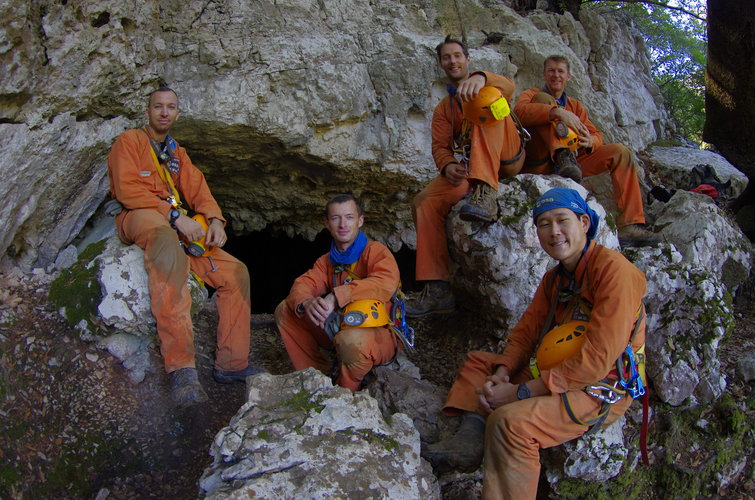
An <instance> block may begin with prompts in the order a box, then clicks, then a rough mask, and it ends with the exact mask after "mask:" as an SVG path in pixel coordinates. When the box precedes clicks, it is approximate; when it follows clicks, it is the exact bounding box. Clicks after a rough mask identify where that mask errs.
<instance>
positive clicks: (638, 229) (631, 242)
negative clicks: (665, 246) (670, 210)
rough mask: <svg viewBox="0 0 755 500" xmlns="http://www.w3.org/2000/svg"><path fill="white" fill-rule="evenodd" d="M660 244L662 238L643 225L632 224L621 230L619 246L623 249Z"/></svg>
mask: <svg viewBox="0 0 755 500" xmlns="http://www.w3.org/2000/svg"><path fill="white" fill-rule="evenodd" d="M660 242H661V237H660V236H659V235H658V234H656V233H654V232H652V231H648V230H647V229H645V226H644V225H642V224H630V225H628V226H624V227H620V228H619V245H621V246H622V247H647V246H652V245H657V244H658V243H660Z"/></svg>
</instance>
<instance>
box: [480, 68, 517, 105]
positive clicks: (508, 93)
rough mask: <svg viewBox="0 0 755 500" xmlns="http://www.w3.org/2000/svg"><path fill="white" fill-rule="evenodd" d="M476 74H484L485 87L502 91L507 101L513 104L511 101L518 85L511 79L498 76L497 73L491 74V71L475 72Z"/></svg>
mask: <svg viewBox="0 0 755 500" xmlns="http://www.w3.org/2000/svg"><path fill="white" fill-rule="evenodd" d="M475 73H482V74H483V75H485V85H490V86H491V87H496V88H497V89H498V90H500V91H501V94H503V97H505V98H506V100H507V101H509V103H511V100H512V99H513V98H514V90H516V84H515V83H514V81H513V80H512V79H511V78H508V77H506V76H501V75H496V74H495V73H491V72H489V71H475ZM473 74H474V73H473Z"/></svg>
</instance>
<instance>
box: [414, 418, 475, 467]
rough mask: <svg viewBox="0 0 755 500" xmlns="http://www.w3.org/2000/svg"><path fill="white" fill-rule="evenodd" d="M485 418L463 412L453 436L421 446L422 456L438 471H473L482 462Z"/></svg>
mask: <svg viewBox="0 0 755 500" xmlns="http://www.w3.org/2000/svg"><path fill="white" fill-rule="evenodd" d="M484 438H485V419H484V418H483V417H482V415H478V414H477V413H472V412H464V414H463V415H462V417H461V425H459V429H458V430H457V431H456V434H454V435H453V437H451V438H449V439H446V440H445V441H441V442H439V443H435V444H430V445H427V446H425V447H423V448H422V452H421V455H422V458H424V459H425V460H427V461H428V462H430V465H432V466H433V469H435V470H436V471H437V472H438V473H441V474H442V473H445V472H450V471H452V470H455V471H459V472H474V471H476V470H477V469H478V468H479V467H480V464H481V463H482V455H483V451H484V448H483V441H484Z"/></svg>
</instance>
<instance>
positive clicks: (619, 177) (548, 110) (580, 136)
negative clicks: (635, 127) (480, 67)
mask: <svg viewBox="0 0 755 500" xmlns="http://www.w3.org/2000/svg"><path fill="white" fill-rule="evenodd" d="M543 78H544V79H545V85H544V86H543V88H542V89H539V88H532V89H528V90H525V91H524V92H522V94H521V95H520V96H519V98H518V99H517V101H516V107H515V111H516V113H517V116H519V118H520V119H521V121H522V124H523V125H524V126H525V127H527V129H528V130H529V131H530V133H531V134H532V140H531V141H530V142H529V143H528V144H527V160H526V161H525V164H524V168H523V169H522V173H528V174H551V173H554V172H555V173H557V174H559V175H561V176H563V177H568V178H570V179H572V180H574V181H575V182H578V183H579V182H581V181H582V177H583V175H584V176H591V175H597V174H600V173H602V172H605V171H610V172H611V182H612V183H613V194H614V199H615V200H616V206H617V207H618V209H619V212H620V213H619V218H618V221H617V222H618V224H617V225H618V226H619V241H620V242H621V246H644V245H653V244H656V243H658V242H659V241H660V238H659V237H658V235H657V234H655V233H653V232H651V231H648V230H647V229H646V228H645V214H644V212H643V206H642V193H641V191H640V183H639V181H638V180H637V165H636V163H635V161H634V156H633V155H632V152H631V151H630V150H629V149H628V148H627V147H626V146H624V145H623V144H603V134H602V133H600V131H599V130H598V129H597V128H596V127H595V125H593V123H592V122H591V121H590V119H589V117H588V116H587V110H586V109H585V107H584V106H583V105H582V103H581V102H580V101H578V100H577V99H574V98H573V97H569V96H567V95H566V85H567V83H568V82H569V80H570V79H571V73H570V70H569V61H568V60H567V59H566V58H565V57H563V56H558V55H554V56H549V57H547V58H546V59H545V62H544V63H543ZM570 130H571V131H572V132H573V134H576V139H575V140H574V143H573V145H572V146H571V147H569V146H567V143H569V141H570V140H571V135H570V133H569V131H570Z"/></svg>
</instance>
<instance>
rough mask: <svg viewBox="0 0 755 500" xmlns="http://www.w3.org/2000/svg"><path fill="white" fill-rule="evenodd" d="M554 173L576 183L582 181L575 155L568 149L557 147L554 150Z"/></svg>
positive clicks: (580, 170)
mask: <svg viewBox="0 0 755 500" xmlns="http://www.w3.org/2000/svg"><path fill="white" fill-rule="evenodd" d="M556 173H557V174H558V175H560V176H561V177H566V178H567V179H571V180H573V181H574V182H576V183H577V184H579V183H580V182H582V169H581V168H579V163H577V157H576V156H574V153H572V152H571V151H569V150H568V149H559V150H558V151H557V152H556Z"/></svg>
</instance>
